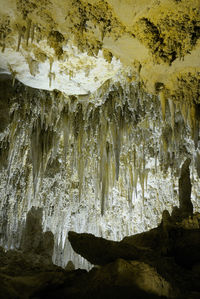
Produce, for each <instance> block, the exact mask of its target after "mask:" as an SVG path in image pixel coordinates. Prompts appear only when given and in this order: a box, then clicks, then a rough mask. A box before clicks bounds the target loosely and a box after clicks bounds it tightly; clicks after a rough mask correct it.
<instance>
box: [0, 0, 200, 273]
mask: <svg viewBox="0 0 200 299" xmlns="http://www.w3.org/2000/svg"><path fill="white" fill-rule="evenodd" d="M0 47H1V51H0V90H1V93H0V191H1V200H0V243H1V245H2V246H3V247H4V248H5V249H6V250H9V249H13V248H15V249H16V248H19V247H20V244H21V242H22V241H21V239H22V235H23V231H24V227H25V223H26V218H27V215H28V212H29V211H30V209H31V208H32V206H35V207H36V208H42V221H41V225H42V229H41V231H40V232H39V234H41V233H42V232H43V231H44V232H45V231H52V233H53V234H54V238H55V242H54V251H53V260H54V262H55V263H56V264H58V265H61V266H63V267H65V266H66V265H67V264H68V262H69V261H73V263H74V264H75V267H78V266H80V265H81V266H83V267H85V268H88V267H90V266H89V265H88V263H87V262H86V261H84V260H83V259H82V258H81V257H79V256H78V255H76V254H75V253H74V252H73V250H72V248H71V247H70V244H69V241H68V231H76V232H77V233H83V232H87V233H93V234H95V235H97V236H99V237H107V238H111V239H113V240H115V241H120V240H121V239H123V238H124V237H125V236H129V235H132V234H135V233H140V232H142V231H145V230H147V229H152V228H153V227H156V225H157V224H158V223H159V221H161V218H162V212H163V210H165V209H167V210H168V211H169V213H171V212H172V210H173V206H175V205H177V204H178V199H179V194H178V185H179V183H181V184H182V185H184V184H185V182H188V181H189V182H190V183H191V188H190V190H189V189H188V190H187V194H186V197H184V196H185V194H184V191H183V192H182V195H180V197H181V198H182V201H181V206H180V209H182V208H183V209H184V208H185V206H187V203H188V201H187V199H188V198H190V195H191V199H192V204H193V208H194V212H197V211H199V209H200V202H199V201H200V189H199V188H200V185H199V176H200V142H199V120H200V118H199V103H200V98H199V97H200V1H199V0H191V1H190V2H189V3H188V1H186V0H182V1H175V0H162V1H159V0H140V1H139V0H137V1H130V0H124V1H120V0H107V1H104V0H90V1H85V0H73V1H71V0H65V1H63V0H51V1H50V0H41V1H38V0H17V1H15V0H6V1H5V0H0ZM185 161H190V165H186V166H187V167H186V171H185V172H184V171H183V172H181V167H182V165H185V164H184V163H186V164H187V163H188V162H185ZM191 213H192V209H191V211H190V212H189V213H188V214H187V216H188V215H190V214H191ZM24 246H25V247H26V244H25V245H24ZM27 248H28V247H27Z"/></svg>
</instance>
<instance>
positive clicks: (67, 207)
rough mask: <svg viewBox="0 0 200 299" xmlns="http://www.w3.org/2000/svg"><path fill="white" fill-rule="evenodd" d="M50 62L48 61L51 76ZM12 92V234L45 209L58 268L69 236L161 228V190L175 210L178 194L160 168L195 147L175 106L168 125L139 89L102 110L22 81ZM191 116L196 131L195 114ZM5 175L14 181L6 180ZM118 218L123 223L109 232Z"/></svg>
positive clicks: (109, 100)
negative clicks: (37, 209)
mask: <svg viewBox="0 0 200 299" xmlns="http://www.w3.org/2000/svg"><path fill="white" fill-rule="evenodd" d="M31 30H33V25H32V26H31ZM52 63H53V62H52V61H51V60H50V72H52ZM15 86H17V93H18V95H19V99H18V100H17V99H16V95H15V97H13V99H12V100H10V101H11V104H10V105H11V108H10V110H11V112H10V118H11V119H10V124H9V127H8V129H7V131H5V137H2V136H4V135H0V137H1V138H2V139H1V140H2V142H4V143H6V140H7V143H8V144H9V145H8V149H9V152H8V166H6V175H5V174H4V172H3V171H2V173H1V176H0V178H1V181H0V187H1V190H5V191H4V192H5V195H2V197H3V204H4V205H6V204H7V205H8V208H7V209H8V212H9V213H10V214H12V212H13V211H14V210H13V209H16V206H15V207H14V203H15V202H16V198H19V201H21V202H22V203H20V205H19V206H18V207H17V208H18V209H19V212H18V214H17V215H16V213H13V216H9V217H11V219H10V222H9V223H8V224H6V225H5V227H7V226H8V227H9V231H10V232H12V230H14V229H15V226H14V223H18V224H17V225H18V227H20V224H19V221H20V220H19V216H18V215H20V217H22V218H23V219H25V215H26V213H27V211H28V210H29V209H30V208H31V205H32V204H33V203H34V205H36V206H44V207H45V217H44V227H45V229H47V228H48V229H51V230H52V231H53V232H54V233H55V239H56V240H57V241H56V242H57V243H58V244H57V245H56V246H57V247H56V248H57V249H56V250H57V252H56V253H55V256H57V257H56V259H57V261H60V263H61V257H59V258H58V255H59V254H60V253H59V252H60V251H63V252H65V254H64V258H63V259H65V261H66V262H67V261H68V259H69V258H71V257H73V258H74V255H73V254H72V252H71V251H70V250H69V248H64V247H65V246H69V244H68V243H67V241H66V240H65V238H66V235H67V231H68V230H77V231H83V230H84V231H90V232H98V233H99V234H100V232H102V234H104V235H105V236H107V235H108V232H109V234H110V237H112V238H119V237H120V236H123V233H125V231H124V230H125V228H124V224H123V223H129V227H128V228H127V229H126V230H128V231H129V232H130V233H133V232H134V233H135V232H137V231H138V230H139V226H140V228H141V226H142V227H143V228H144V227H148V223H149V222H148V221H149V218H151V219H153V220H152V221H154V222H153V223H154V224H157V222H158V221H159V220H160V219H159V213H160V211H161V210H162V208H163V207H164V204H162V205H160V201H161V200H162V196H163V195H162V189H163V188H165V191H166V192H169V191H170V196H169V195H168V198H169V202H170V204H171V205H174V201H175V200H176V196H174V197H172V196H171V190H168V189H167V187H166V186H167V183H166V184H165V183H163V182H165V181H164V180H162V178H163V177H162V172H161V168H163V169H165V170H166V168H167V167H171V172H172V175H174V173H175V172H176V171H177V169H178V166H179V165H180V163H179V162H180V161H182V160H181V159H182V157H183V156H184V155H185V154H187V153H186V150H188V148H189V149H190V147H192V146H193V143H191V142H189V141H188V140H189V137H188V136H189V135H188V134H189V129H187V127H186V128H185V127H184V126H185V125H184V122H183V119H182V118H181V114H180V111H175V109H174V104H173V102H172V101H169V110H170V114H171V118H168V117H167V116H168V115H167V113H168V110H167V111H166V112H165V110H166V107H165V105H166V104H164V105H163V108H162V109H163V112H162V114H163V119H164V118H165V121H164V122H163V121H162V115H161V113H160V102H159V98H158V97H155V98H150V97H149V96H148V95H146V94H145V92H142V91H141V90H139V87H138V86H137V85H136V84H135V85H134V86H131V87H130V89H129V88H128V87H127V86H125V87H123V88H122V87H121V86H120V85H119V86H117V87H114V86H111V87H110V91H109V92H108V93H107V95H106V96H105V101H104V102H103V103H102V104H101V105H99V103H97V102H95V100H96V99H93V101H90V100H88V101H89V103H85V102H84V101H83V100H80V101H79V99H78V98H77V97H75V96H71V97H67V98H64V99H63V98H62V96H60V94H59V93H58V92H56V91H54V92H49V93H48V92H44V91H40V93H38V92H37V91H35V90H31V91H29V89H28V88H26V93H22V92H21V91H20V89H19V83H18V82H16V84H15ZM141 88H142V87H140V89H141ZM18 89H19V91H18ZM21 94H22V95H21ZM141 96H142V101H140V97H141ZM91 97H92V96H91ZM17 101H18V102H17ZM165 113H166V117H165ZM188 114H189V115H191V116H190V119H191V120H190V124H191V126H193V127H195V123H194V120H193V119H194V110H192V111H190V112H189V113H188ZM19 120H21V121H20V122H19ZM196 127H197V125H196ZM173 131H174V134H176V136H175V137H176V138H174V144H173V142H172V141H171V138H172V137H171V135H172V134H173ZM185 132H186V133H185ZM6 134H7V135H6ZM184 134H185V136H184ZM162 141H163V144H162ZM188 144H189V145H188ZM186 146H187V148H186ZM2 147H3V145H2V143H1V146H0V149H1V148H2ZM185 148H186V150H185ZM168 153H170V161H168V158H169V157H168ZM0 161H1V150H0ZM168 164H169V165H168ZM154 165H155V168H154V167H153V166H154ZM166 165H167V166H166ZM166 173H167V172H166ZM7 174H9V180H7V181H6V182H4V180H5V179H4V177H3V175H4V176H5V177H6V176H7ZM166 176H167V174H166ZM167 178H168V177H167ZM170 182H171V177H170ZM165 185H166V186H165ZM33 186H34V187H33ZM33 193H34V194H33ZM7 196H8V198H9V200H8V199H7ZM156 196H157V201H156V200H155V199H156ZM142 199H143V200H142ZM146 199H147V200H149V201H150V203H151V208H149V210H148V209H144V205H145V204H146ZM159 205H160V206H159ZM2 209H3V208H2V206H0V211H1V210H2ZM154 210H155V211H154ZM10 214H9V215H10ZM116 215H117V218H119V219H118V222H117V224H116V227H114V228H113V229H111V227H113V221H114V220H113V219H114V218H116ZM0 217H2V214H1V213H0ZM6 217H8V216H6ZM6 219H7V218H6ZM20 219H21V218H20ZM0 221H1V218H0ZM106 221H107V222H108V223H107V222H106ZM139 223H140V224H139ZM21 225H22V224H21ZM22 226H23V225H22ZM121 229H122V230H123V232H121V231H120V230H121ZM117 231H120V233H117ZM64 232H66V234H65V233H64ZM126 232H127V231H126ZM106 234H107V235H106ZM8 239H9V244H11V243H12V242H14V241H13V239H12V236H11V233H9V236H8ZM6 242H7V241H5V240H4V243H6ZM66 244H68V245H66ZM9 246H10V245H9ZM74 259H75V258H74ZM79 262H80V261H79ZM63 263H64V262H63ZM77 263H78V262H77Z"/></svg>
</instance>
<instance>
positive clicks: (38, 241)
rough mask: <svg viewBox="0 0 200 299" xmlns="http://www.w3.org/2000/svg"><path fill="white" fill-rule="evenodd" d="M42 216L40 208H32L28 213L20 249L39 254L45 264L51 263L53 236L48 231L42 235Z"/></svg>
mask: <svg viewBox="0 0 200 299" xmlns="http://www.w3.org/2000/svg"><path fill="white" fill-rule="evenodd" d="M42 216H43V210H42V208H35V207H32V208H31V210H30V211H29V212H28V214H27V218H26V225H25V228H24V230H23V232H22V240H21V245H20V249H21V250H22V251H23V252H25V253H34V254H39V255H40V256H43V258H44V259H45V261H46V262H50V263H52V256H53V249H54V235H53V234H52V232H50V231H47V232H45V233H43V229H42Z"/></svg>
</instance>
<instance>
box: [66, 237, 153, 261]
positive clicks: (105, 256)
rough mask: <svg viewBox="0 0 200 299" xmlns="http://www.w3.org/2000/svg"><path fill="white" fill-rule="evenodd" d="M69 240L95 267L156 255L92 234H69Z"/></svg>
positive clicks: (75, 249)
mask: <svg viewBox="0 0 200 299" xmlns="http://www.w3.org/2000/svg"><path fill="white" fill-rule="evenodd" d="M68 239H69V241H70V243H71V245H72V248H73V249H74V251H75V252H76V253H78V254H80V255H81V256H83V257H84V258H85V259H87V260H88V261H89V262H90V263H92V264H94V265H105V264H107V263H110V262H113V261H115V260H116V259H118V258H123V259H127V260H131V259H142V258H143V259H145V258H146V257H150V256H153V255H154V254H155V253H154V252H153V251H152V250H151V249H150V248H142V247H139V246H137V247H136V246H135V245H133V244H127V243H125V242H115V241H110V240H106V239H103V238H99V237H95V236H94V235H92V234H86V233H83V234H78V233H75V232H69V233H68Z"/></svg>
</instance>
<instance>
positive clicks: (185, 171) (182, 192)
mask: <svg viewBox="0 0 200 299" xmlns="http://www.w3.org/2000/svg"><path fill="white" fill-rule="evenodd" d="M190 162H191V160H190V159H186V160H185V162H184V163H183V165H182V168H181V176H180V178H179V182H178V183H179V184H178V187H179V201H180V212H181V214H182V216H183V217H187V216H189V215H192V213H193V205H192V202H191V189H192V184H191V181H190V169H189V166H190Z"/></svg>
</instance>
